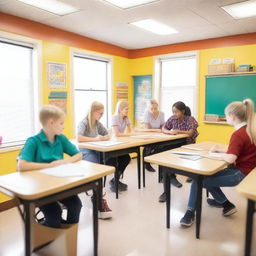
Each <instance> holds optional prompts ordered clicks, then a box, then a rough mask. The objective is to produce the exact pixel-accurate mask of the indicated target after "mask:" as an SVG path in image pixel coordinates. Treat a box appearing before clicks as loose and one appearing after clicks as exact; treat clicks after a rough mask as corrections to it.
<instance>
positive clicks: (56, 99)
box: [48, 92, 68, 113]
mask: <svg viewBox="0 0 256 256" xmlns="http://www.w3.org/2000/svg"><path fill="white" fill-rule="evenodd" d="M67 94H68V93H67V92H50V94H49V95H48V102H49V104H50V105H54V106H57V107H59V108H61V109H62V110H63V111H64V112H65V113H67Z"/></svg>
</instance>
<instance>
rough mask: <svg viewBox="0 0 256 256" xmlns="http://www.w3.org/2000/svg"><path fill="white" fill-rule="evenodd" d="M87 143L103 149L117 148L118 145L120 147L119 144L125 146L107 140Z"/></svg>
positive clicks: (120, 142)
mask: <svg viewBox="0 0 256 256" xmlns="http://www.w3.org/2000/svg"><path fill="white" fill-rule="evenodd" d="M87 143H90V144H93V145H97V146H102V147H111V146H116V145H119V144H123V143H125V142H122V141H113V140H106V141H92V142H87ZM80 144H82V143H80Z"/></svg>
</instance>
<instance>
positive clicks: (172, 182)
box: [171, 178, 182, 188]
mask: <svg viewBox="0 0 256 256" xmlns="http://www.w3.org/2000/svg"><path fill="white" fill-rule="evenodd" d="M171 184H172V185H173V186H174V187H176V188H181V187H182V184H181V183H180V182H179V181H178V180H177V179H176V178H171Z"/></svg>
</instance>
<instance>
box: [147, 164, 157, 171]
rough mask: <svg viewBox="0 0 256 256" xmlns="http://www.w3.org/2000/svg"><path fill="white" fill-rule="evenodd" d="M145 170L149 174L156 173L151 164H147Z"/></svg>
mask: <svg viewBox="0 0 256 256" xmlns="http://www.w3.org/2000/svg"><path fill="white" fill-rule="evenodd" d="M145 168H146V170H147V171H149V172H155V171H156V170H155V169H154V168H153V167H152V166H151V165H150V164H149V163H146V164H145Z"/></svg>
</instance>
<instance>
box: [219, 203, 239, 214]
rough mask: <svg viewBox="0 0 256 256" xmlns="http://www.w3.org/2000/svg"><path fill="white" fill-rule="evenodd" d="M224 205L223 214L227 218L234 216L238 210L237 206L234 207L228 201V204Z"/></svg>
mask: <svg viewBox="0 0 256 256" xmlns="http://www.w3.org/2000/svg"><path fill="white" fill-rule="evenodd" d="M222 205H223V211H222V214H223V216H225V217H227V216H230V215H232V214H234V213H236V212H237V209H236V207H235V205H233V204H232V203H231V202H229V201H228V200H227V201H226V202H224V203H223V204H222Z"/></svg>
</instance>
